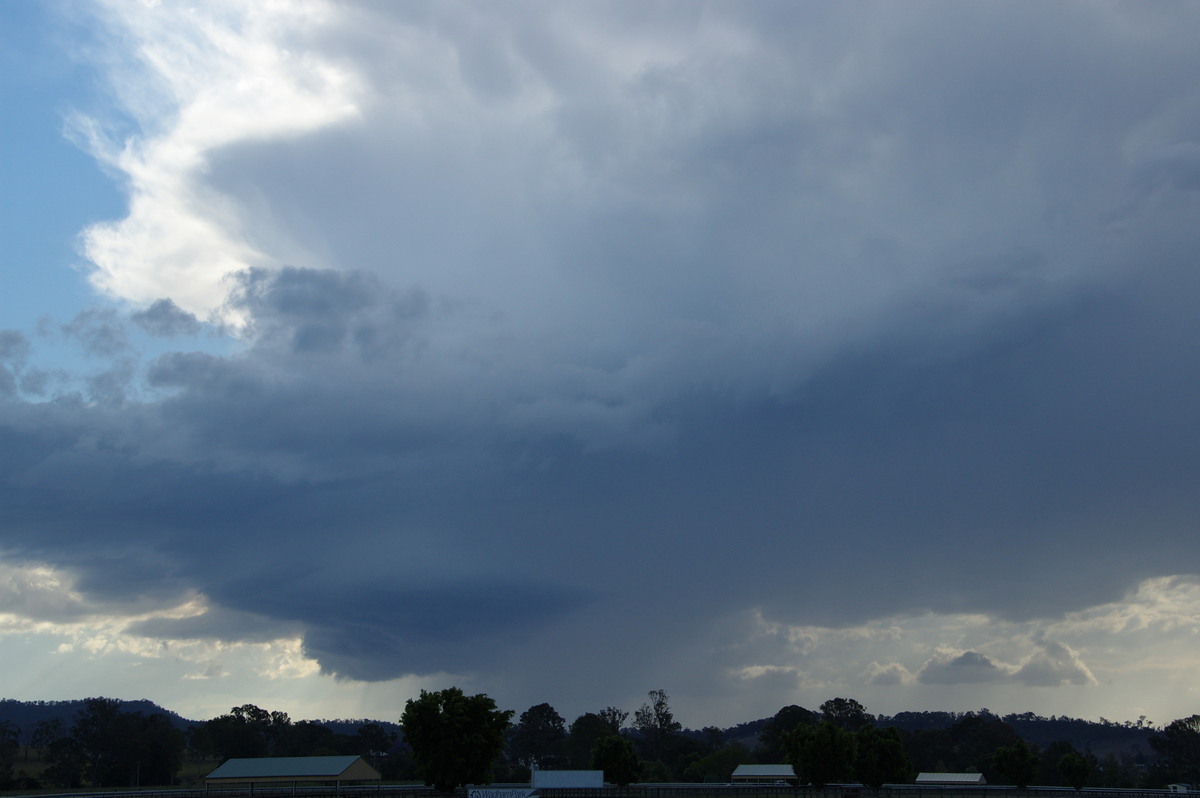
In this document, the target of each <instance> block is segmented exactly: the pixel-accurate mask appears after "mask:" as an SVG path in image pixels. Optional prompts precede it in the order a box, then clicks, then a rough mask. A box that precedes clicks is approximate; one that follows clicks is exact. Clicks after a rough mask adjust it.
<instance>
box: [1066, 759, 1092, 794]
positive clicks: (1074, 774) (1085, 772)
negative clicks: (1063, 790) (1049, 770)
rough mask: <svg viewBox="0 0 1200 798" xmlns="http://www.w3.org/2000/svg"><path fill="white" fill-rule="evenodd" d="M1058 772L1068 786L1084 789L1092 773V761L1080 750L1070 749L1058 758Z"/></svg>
mask: <svg viewBox="0 0 1200 798" xmlns="http://www.w3.org/2000/svg"><path fill="white" fill-rule="evenodd" d="M1058 772H1059V774H1061V776H1062V779H1063V781H1065V782H1066V783H1067V786H1068V787H1074V788H1075V789H1076V790H1082V789H1083V788H1084V786H1086V785H1087V780H1088V776H1090V775H1091V773H1092V763H1091V762H1088V760H1087V757H1085V756H1084V755H1083V754H1080V753H1079V752H1078V751H1068V752H1067V753H1065V754H1063V755H1062V756H1060V757H1059V758H1058Z"/></svg>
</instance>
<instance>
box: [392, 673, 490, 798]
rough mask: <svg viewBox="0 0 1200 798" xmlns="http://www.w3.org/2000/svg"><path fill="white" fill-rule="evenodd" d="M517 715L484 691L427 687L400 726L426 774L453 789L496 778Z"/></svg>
mask: <svg viewBox="0 0 1200 798" xmlns="http://www.w3.org/2000/svg"><path fill="white" fill-rule="evenodd" d="M512 716H513V713H512V711H511V710H506V711H500V710H498V709H497V708H496V702H495V701H493V700H492V699H491V698H488V697H487V696H486V695H483V694H482V693H481V694H479V695H474V696H466V695H464V694H463V691H462V690H460V689H458V688H457V687H449V688H447V689H445V690H440V691H438V692H434V693H430V692H426V691H425V690H422V691H421V696H420V698H417V699H411V698H410V699H409V700H408V701H407V702H405V705H404V714H403V715H402V716H401V718H400V726H401V728H402V729H403V730H404V739H405V741H406V742H407V743H408V745H409V747H410V748H412V752H413V758H414V760H415V761H416V765H417V772H418V773H419V775H420V777H421V778H422V779H423V780H424V781H425V783H426V784H431V785H433V786H434V787H436V788H437V789H438V790H439V791H441V792H452V791H453V790H454V789H455V788H457V787H461V786H463V785H466V784H486V783H488V782H489V781H491V770H492V766H493V765H494V764H495V762H496V760H497V759H498V758H499V757H500V753H501V752H502V751H503V749H504V733H505V731H507V729H508V727H509V725H510V723H511V720H512Z"/></svg>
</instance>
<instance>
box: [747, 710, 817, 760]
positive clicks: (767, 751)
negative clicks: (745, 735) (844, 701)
mask: <svg viewBox="0 0 1200 798" xmlns="http://www.w3.org/2000/svg"><path fill="white" fill-rule="evenodd" d="M818 720H819V718H818V716H817V715H815V714H814V713H813V712H811V711H809V710H807V709H805V708H804V707H798V706H796V705H795V704H789V705H788V706H786V707H784V708H783V709H781V710H779V711H778V712H776V713H775V717H773V718H771V720H770V721H768V722H767V725H766V726H763V730H762V732H761V733H760V734H759V736H758V759H759V761H760V762H764V763H769V764H777V763H780V762H785V761H787V760H786V752H785V751H784V746H783V737H784V735H785V734H787V733H790V732H793V731H795V730H796V727H797V726H799V725H801V724H804V725H806V726H812V725H815V724H816V722H817V721H818Z"/></svg>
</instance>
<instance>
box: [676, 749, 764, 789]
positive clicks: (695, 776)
mask: <svg viewBox="0 0 1200 798" xmlns="http://www.w3.org/2000/svg"><path fill="white" fill-rule="evenodd" d="M753 761H754V756H753V755H752V754H751V753H750V749H749V748H747V747H746V746H744V745H742V744H741V743H738V742H733V743H729V744H728V745H725V746H722V747H721V748H718V749H717V750H715V751H713V752H712V753H710V754H708V755H706V756H702V757H700V758H698V759H696V760H695V761H694V762H692V763H691V764H689V765H688V766H687V768H686V769H684V771H683V777H684V779H685V780H687V781H698V782H705V781H707V782H713V781H728V780H729V775H730V774H731V773H733V771H734V770H735V769H736V768H737V766H738V765H745V764H749V763H751V762H753Z"/></svg>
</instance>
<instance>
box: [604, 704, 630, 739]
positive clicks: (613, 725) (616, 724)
mask: <svg viewBox="0 0 1200 798" xmlns="http://www.w3.org/2000/svg"><path fill="white" fill-rule="evenodd" d="M596 714H597V715H599V716H600V717H601V718H603V719H604V722H605V723H607V724H608V727H609V728H610V729H612V733H613V734H620V733H621V729H623V728H625V721H626V720H628V719H629V713H628V712H626V711H625V710H623V709H617V708H616V707H605V708H604V709H602V710H600V711H599V712H597V713H596Z"/></svg>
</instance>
